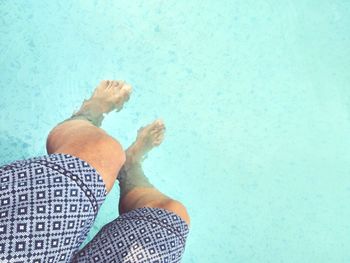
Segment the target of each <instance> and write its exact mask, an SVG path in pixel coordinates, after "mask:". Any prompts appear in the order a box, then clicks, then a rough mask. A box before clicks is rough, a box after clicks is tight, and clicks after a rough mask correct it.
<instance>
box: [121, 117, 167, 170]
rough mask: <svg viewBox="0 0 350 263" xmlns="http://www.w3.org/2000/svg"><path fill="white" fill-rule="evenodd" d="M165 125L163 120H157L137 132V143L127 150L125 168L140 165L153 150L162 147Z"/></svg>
mask: <svg viewBox="0 0 350 263" xmlns="http://www.w3.org/2000/svg"><path fill="white" fill-rule="evenodd" d="M164 133H165V125H164V123H163V122H162V121H161V120H155V121H154V122H152V123H151V124H148V125H147V126H145V127H141V128H140V129H139V130H138V131H137V138H136V140H135V142H134V143H133V144H132V145H131V146H130V147H129V148H128V149H127V150H126V152H125V153H126V161H125V167H126V169H128V167H129V166H130V165H132V164H139V163H140V162H141V161H142V159H143V158H144V157H145V155H146V154H147V153H148V152H149V151H150V150H151V149H152V148H153V147H156V146H158V145H160V144H161V143H162V141H163V139H164Z"/></svg>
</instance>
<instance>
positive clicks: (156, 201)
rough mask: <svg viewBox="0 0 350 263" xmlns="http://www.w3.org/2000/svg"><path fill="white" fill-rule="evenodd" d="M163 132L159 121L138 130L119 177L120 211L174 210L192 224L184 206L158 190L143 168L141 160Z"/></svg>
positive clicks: (159, 139) (160, 137) (161, 123)
mask: <svg viewBox="0 0 350 263" xmlns="http://www.w3.org/2000/svg"><path fill="white" fill-rule="evenodd" d="M164 131H165V126H164V124H163V122H162V121H160V120H156V121H155V122H153V123H151V124H149V125H147V126H146V127H143V128H141V129H139V131H138V135H137V139H136V141H135V142H134V143H133V144H132V145H131V146H130V147H129V148H128V149H127V150H126V161H125V164H124V166H123V168H122V170H121V171H120V175H119V177H118V180H119V185H120V193H121V198H120V201H119V213H120V214H122V213H125V212H128V211H130V210H133V209H135V208H141V207H157V208H163V209H166V210H169V211H172V212H174V213H175V214H177V215H178V216H180V217H181V218H182V219H183V220H185V222H186V223H187V224H190V218H189V215H188V213H187V210H186V208H185V206H184V205H183V204H182V203H180V202H179V201H176V200H174V199H171V198H170V197H168V196H166V195H165V194H163V193H161V192H160V191H159V190H157V189H156V188H155V187H154V186H153V185H152V184H150V182H149V181H148V179H147V178H146V176H145V175H144V173H143V170H142V165H141V163H142V159H143V158H144V156H145V155H146V154H147V152H149V151H150V150H151V149H152V148H153V147H155V146H158V145H159V144H161V142H162V141H163V138H164Z"/></svg>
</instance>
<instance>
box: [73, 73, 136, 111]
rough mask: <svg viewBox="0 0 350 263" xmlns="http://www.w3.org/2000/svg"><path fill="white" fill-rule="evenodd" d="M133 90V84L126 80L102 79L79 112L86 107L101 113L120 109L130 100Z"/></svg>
mask: <svg viewBox="0 0 350 263" xmlns="http://www.w3.org/2000/svg"><path fill="white" fill-rule="evenodd" d="M131 91H132V88H131V86H130V85H129V84H127V83H125V81H116V80H102V81H101V82H100V84H99V85H98V86H97V87H96V88H95V90H94V92H93V94H92V96H91V98H90V99H88V100H85V101H84V103H83V105H82V107H81V109H80V110H79V112H80V111H85V110H86V109H89V110H92V111H99V112H100V113H109V112H111V111H112V110H114V109H116V110H117V111H120V110H121V109H122V108H123V104H124V103H125V102H126V101H128V100H129V97H130V93H131Z"/></svg>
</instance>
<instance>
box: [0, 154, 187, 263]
mask: <svg viewBox="0 0 350 263" xmlns="http://www.w3.org/2000/svg"><path fill="white" fill-rule="evenodd" d="M105 196H106V189H105V186H104V183H103V181H102V179H101V177H100V175H99V174H98V173H97V171H96V170H95V169H94V168H93V167H92V166H91V165H89V164H88V163H87V162H85V161H83V160H81V159H79V158H77V157H75V156H72V155H69V154H50V155H44V156H40V157H33V158H30V159H26V160H20V161H15V162H12V163H10V164H7V165H4V166H1V167H0V262H1V263H5V262H6V263H9V262H11V263H12V262H13V263H20V262H23V263H39V262H40V263H46V262H116V263H117V262H118V263H119V262H123V263H132V262H159V263H160V262H180V260H181V257H182V254H183V252H184V249H185V242H186V238H187V235H188V231H189V229H188V225H187V224H186V223H185V222H184V221H183V220H182V219H181V218H180V217H179V216H177V215H176V214H174V213H172V212H170V211H167V210H164V209H159V208H146V207H145V208H139V209H135V210H132V211H130V212H128V213H125V214H122V215H121V216H119V217H118V218H117V219H115V220H114V221H112V222H110V223H109V224H107V225H105V226H104V227H103V228H102V229H101V231H100V232H99V233H98V234H97V235H96V236H95V237H94V238H93V240H91V241H90V242H89V243H88V244H87V245H86V246H85V247H84V248H83V249H82V250H80V251H79V246H80V245H81V244H82V243H83V241H84V240H85V239H86V237H87V234H88V232H89V230H90V228H91V226H92V224H93V222H94V220H95V218H96V215H97V212H98V209H99V208H100V206H101V205H102V203H103V201H104V200H105Z"/></svg>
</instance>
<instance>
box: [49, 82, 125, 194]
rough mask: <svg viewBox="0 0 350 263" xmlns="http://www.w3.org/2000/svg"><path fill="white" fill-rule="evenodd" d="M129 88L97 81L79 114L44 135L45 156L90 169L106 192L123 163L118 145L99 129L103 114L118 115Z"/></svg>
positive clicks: (123, 159) (123, 155) (117, 83)
mask: <svg viewBox="0 0 350 263" xmlns="http://www.w3.org/2000/svg"><path fill="white" fill-rule="evenodd" d="M130 93H131V87H130V86H129V85H128V84H125V83H124V82H122V81H108V80H107V81H101V83H100V84H99V86H97V88H96V89H95V91H94V93H93V95H92V96H91V98H90V99H89V100H85V101H84V103H83V105H82V106H81V108H80V110H79V111H78V112H76V113H74V114H73V116H72V117H71V118H69V119H67V120H65V121H63V122H61V123H59V124H58V125H57V126H56V127H55V128H54V129H53V130H52V131H51V132H50V134H49V135H48V138H47V143H46V148H47V152H48V153H49V154H52V153H65V154H70V155H73V156H76V157H78V158H80V159H82V160H84V161H86V162H87V163H89V164H90V165H91V166H92V167H94V168H95V169H96V170H97V172H98V173H99V174H100V175H101V177H102V179H103V181H104V183H105V185H106V189H107V191H109V190H110V189H111V188H112V186H113V184H114V182H115V179H116V177H117V175H118V172H119V170H120V168H121V167H122V165H123V163H124V162H125V154H124V151H123V149H122V146H121V145H120V143H119V142H118V141H117V140H116V139H114V138H113V137H111V136H110V135H108V134H107V133H106V132H105V131H104V130H102V129H101V128H99V126H100V125H101V122H102V119H103V118H104V116H103V115H104V114H105V113H109V112H111V111H112V110H115V109H116V110H117V111H119V110H120V109H121V108H122V106H123V104H124V102H125V101H127V100H128V99H129V96H130Z"/></svg>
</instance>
